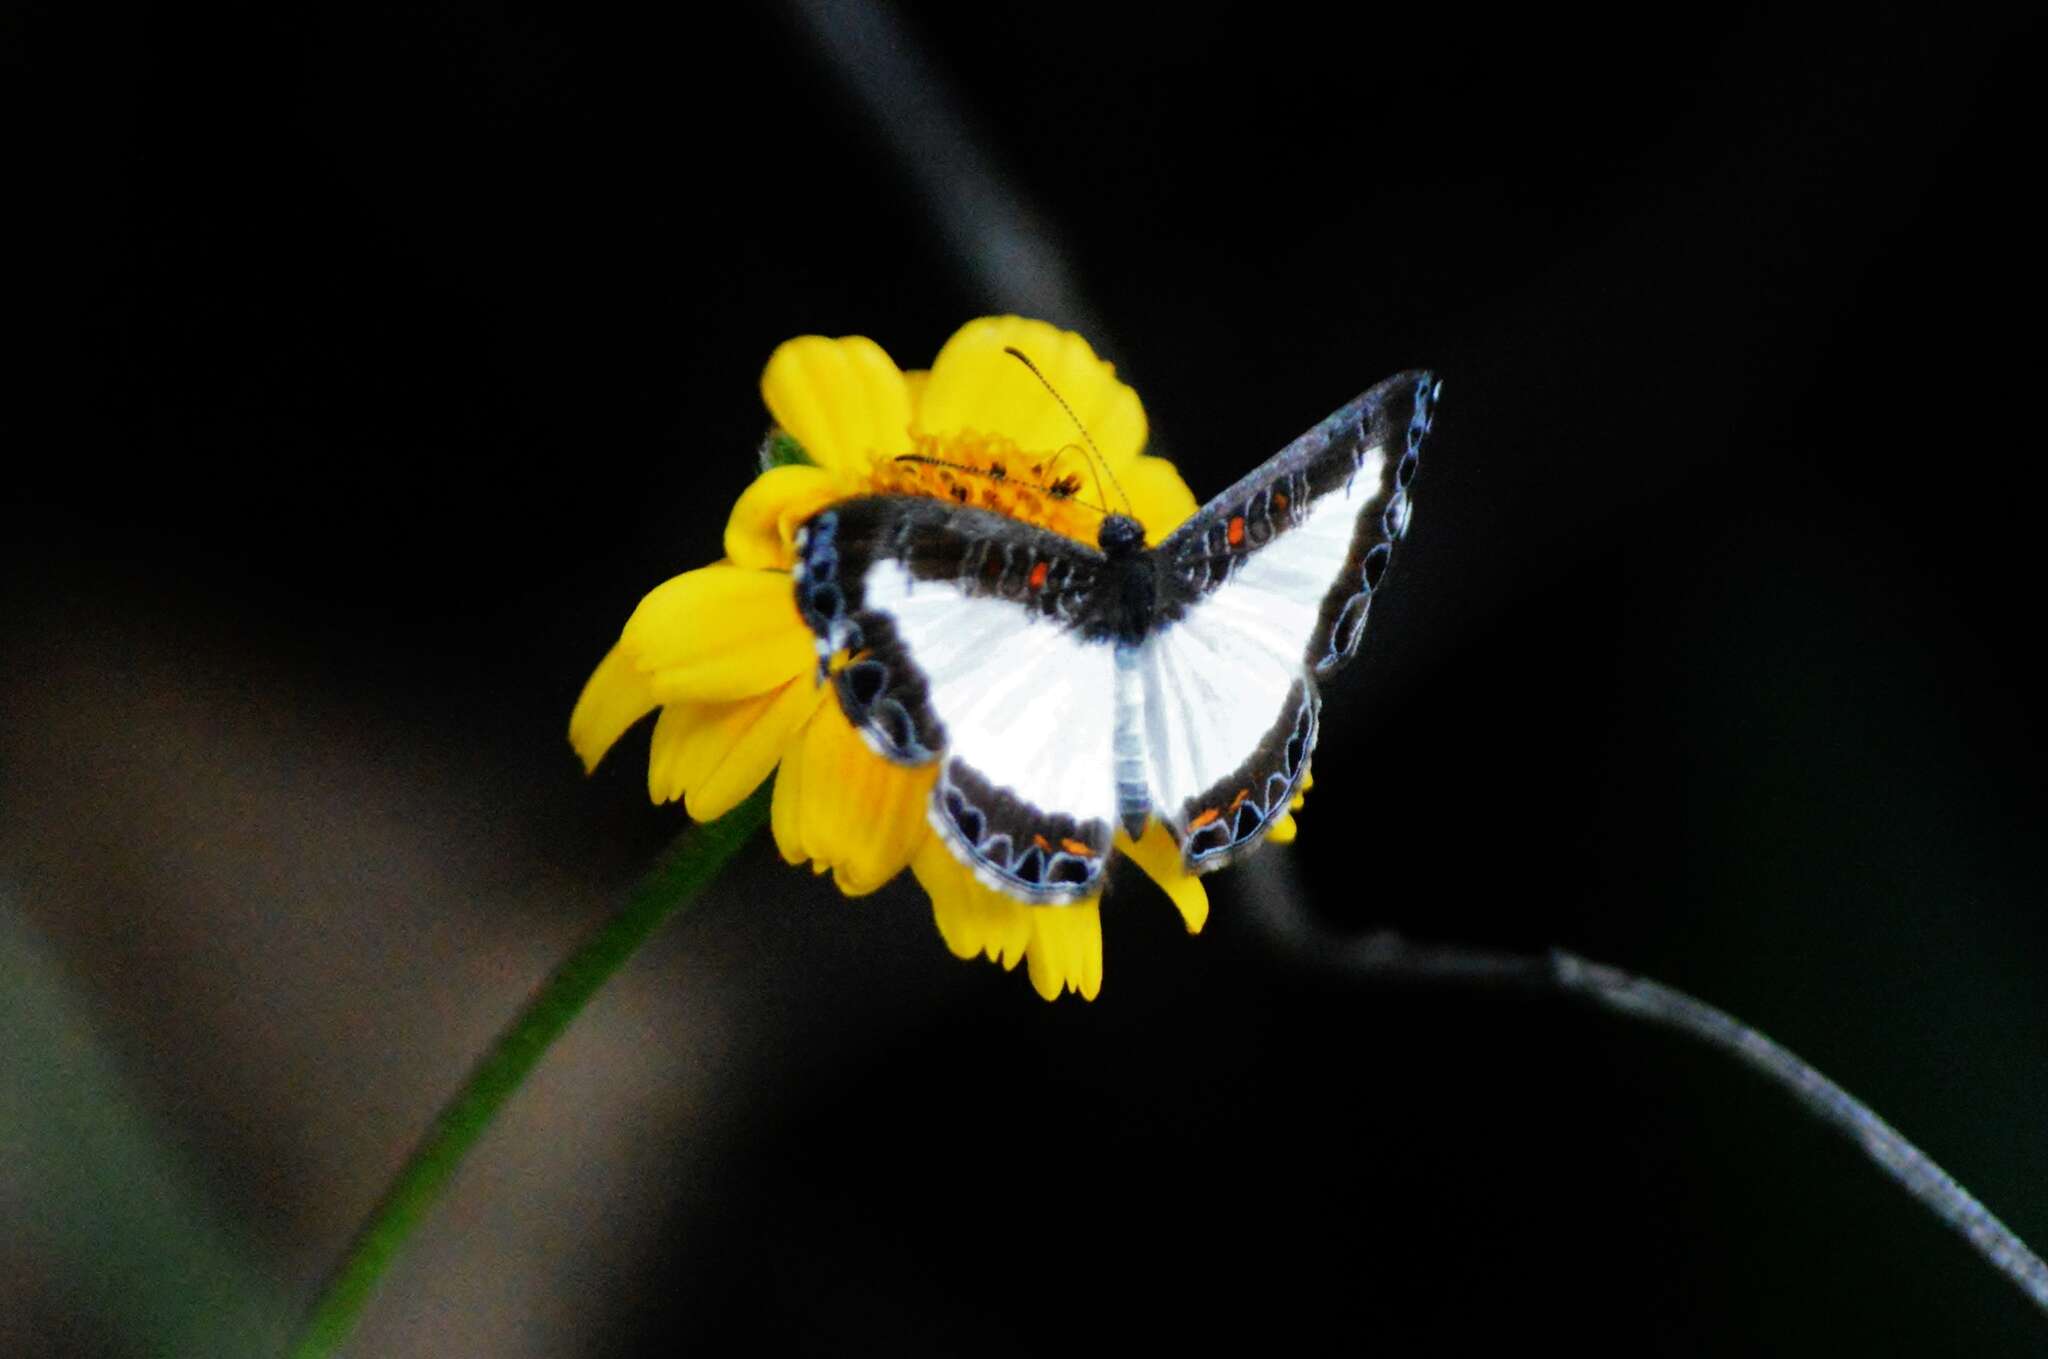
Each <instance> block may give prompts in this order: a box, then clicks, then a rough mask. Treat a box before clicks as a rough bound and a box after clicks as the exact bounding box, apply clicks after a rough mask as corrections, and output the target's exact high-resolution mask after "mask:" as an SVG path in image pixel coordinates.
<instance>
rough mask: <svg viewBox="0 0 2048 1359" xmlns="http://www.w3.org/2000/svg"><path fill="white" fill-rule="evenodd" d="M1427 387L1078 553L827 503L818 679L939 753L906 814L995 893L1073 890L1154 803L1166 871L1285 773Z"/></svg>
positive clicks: (907, 752) (1001, 530)
mask: <svg viewBox="0 0 2048 1359" xmlns="http://www.w3.org/2000/svg"><path fill="white" fill-rule="evenodd" d="M1020 357H1021V356H1020ZM1441 387H1442V384H1441V383H1439V382H1438V381H1437V380H1436V378H1435V377H1434V376H1433V375H1432V374H1430V373H1426V372H1410V373H1403V374H1401V375H1399V376H1397V377H1392V378H1389V379H1387V380H1386V381H1385V382H1382V383H1380V384H1379V385H1378V386H1376V387H1374V388H1372V389H1371V390H1370V391H1368V392H1366V393H1365V394H1364V395H1362V396H1360V397H1358V398H1357V399H1356V400H1354V401H1352V402H1350V403H1349V404H1348V405H1346V406H1344V407H1343V408H1342V409H1340V410H1338V411H1337V412H1336V413H1335V414H1333V415H1331V416H1330V417H1329V418H1328V419H1326V420H1324V421H1323V422H1322V423H1320V424H1318V425H1317V426H1315V428H1313V429H1311V430H1309V431H1308V432H1307V433H1306V434H1304V435H1302V436H1301V437H1300V438H1298V439H1296V440H1295V441H1294V442H1293V443H1291V444H1289V445H1288V446H1287V447H1286V448H1284V449H1282V450H1281V451H1280V452H1279V453H1277V454H1275V455H1274V456H1273V457H1272V458H1270V459H1269V460H1267V461H1266V462H1265V463H1264V464H1263V465H1261V466H1260V467H1259V468H1257V469H1256V470H1255V471H1253V472H1252V473H1250V474H1249V475H1248V476H1246V477H1244V478H1243V479H1242V480H1240V481H1239V482H1238V483H1237V484H1236V485H1234V486H1232V487H1231V488H1230V489H1229V490H1227V491H1225V492H1223V494H1221V495H1219V496H1217V497H1216V498H1215V499H1214V500H1212V501H1210V502H1209V503H1208V504H1207V505H1205V506H1203V507H1202V509H1201V510H1200V511H1198V512H1197V513H1196V514H1195V516H1194V517H1193V518H1191V519H1189V520H1187V521H1186V522H1185V523H1183V524H1182V525H1181V526H1180V527H1179V528H1177V529H1175V530H1174V531H1173V532H1172V533H1171V534H1170V535H1168V536H1167V537H1166V539H1165V540H1164V541H1162V542H1161V543H1159V545H1158V546H1157V547H1153V548H1147V547H1146V546H1145V530H1144V527H1143V526H1142V525H1141V524H1140V523H1139V522H1138V521H1137V520H1136V519H1134V518H1131V517H1130V516H1128V515H1125V514H1117V513H1105V514H1104V516H1103V519H1102V521H1101V526H1100V530H1099V533H1098V535H1097V540H1096V546H1095V547H1094V548H1090V547H1088V546H1087V545H1086V544H1085V543H1081V542H1078V541H1076V540H1074V539H1071V538H1067V537H1064V536H1062V535H1060V534H1056V533H1053V532H1051V531H1050V530H1047V529H1041V528H1039V527H1037V526H1035V525H1032V524H1027V523H1023V522H1021V521H1019V520H1015V519H1011V518H1008V517H1006V516H1004V515H1000V514H995V513H992V512H990V511H987V510H981V509H974V508H969V507H966V506H962V505H956V504H953V503H951V502H949V501H945V500H939V499H933V498H927V497H920V496H887V495H881V496H865V497H860V498H856V499H852V500H845V501H840V502H838V503H836V504H834V505H832V506H830V507H828V508H826V509H825V510H823V511H821V512H820V513H818V514H816V515H814V516H812V517H811V518H810V519H809V520H807V521H806V522H805V523H804V524H803V525H802V526H801V527H800V528H799V529H798V531H797V534H796V539H795V541H796V549H797V558H796V563H795V565H794V567H793V571H792V574H793V576H794V580H795V590H796V600H797V607H798V610H799V612H800V613H801V614H802V615H803V618H804V621H805V623H806V624H808V625H809V627H810V629H811V631H812V632H813V633H814V634H815V635H816V638H817V649H818V658H819V670H818V674H819V677H820V681H821V682H829V683H830V684H831V685H832V686H833V688H834V690H835V693H836V695H837V698H838V702H839V705H840V707H841V709H842V710H843V711H844V712H845V714H846V717H847V719H848V720H849V721H850V722H851V723H852V724H853V726H854V727H855V728H856V729H858V730H859V731H860V733H861V735H862V736H863V737H864V738H865V740H866V742H867V744H868V745H869V747H870V748H872V749H873V750H874V751H875V752H876V753H878V754H880V755H881V756H883V757H884V758H886V759H889V760H891V761H894V762H896V763H898V764H903V765H914V766H928V765H932V764H937V765H938V766H939V773H938V779H937V782H936V783H935V784H934V786H933V789H932V794H931V801H930V804H929V806H928V808H927V818H928V820H929V821H930V823H931V826H932V828H933V830H934V831H935V832H937V834H938V835H939V837H940V839H941V840H942V841H943V842H944V843H945V845H946V846H947V848H948V849H950V850H951V851H952V853H953V854H954V856H955V857H956V858H958V859H959V860H960V861H961V862H962V863H964V864H966V865H967V866H968V867H969V868H970V869H972V870H973V872H974V873H975V875H976V877H977V878H978V879H980V880H981V881H982V882H983V883H985V884H987V885H988V886H990V887H992V888H994V889H996V890H998V891H1001V892H1004V893H1007V894H1008V895H1010V896H1012V897H1014V898H1017V899H1019V900H1022V901H1026V902H1030V903H1033V904H1038V905H1055V904H1061V903H1067V902H1073V901H1078V900H1081V899H1083V898H1086V897H1089V896H1092V895H1094V894H1095V893H1096V892H1097V891H1099V890H1100V888H1101V885H1102V878H1103V874H1104V871H1105V870H1106V868H1107V866H1108V863H1109V851H1110V846H1111V842H1112V839H1113V836H1114V833H1115V830H1116V828H1117V827H1122V828H1123V829H1124V830H1125V831H1126V833H1128V834H1129V835H1130V836H1131V837H1132V838H1134V839H1135V838H1136V837H1137V836H1138V835H1139V834H1141V833H1142V832H1143V830H1144V828H1145V825H1146V822H1147V821H1148V820H1150V819H1154V818H1156V819H1157V820H1159V821H1160V822H1161V823H1162V824H1163V825H1165V827H1166V828H1167V830H1168V831H1169V832H1171V834H1172V835H1173V837H1174V840H1175V842H1176V843H1177V844H1178V845H1179V847H1180V850H1181V855H1182V859H1183V862H1184V865H1185V867H1186V868H1187V869H1188V870H1189V871H1190V872H1206V871H1208V870H1210V869H1214V868H1218V867H1221V866H1222V865H1224V864H1226V863H1229V862H1231V861H1232V860H1233V859H1235V858H1237V857H1239V856H1241V855H1242V854H1244V853H1245V852H1247V851H1248V850H1251V849H1253V848H1255V847H1256V846H1257V845H1258V844H1259V843H1260V841H1262V840H1263V839H1264V838H1265V836H1266V834H1267V832H1268V831H1270V830H1271V829H1272V827H1273V824H1274V822H1275V821H1277V820H1278V819H1279V817H1280V816H1281V815H1282V814H1283V813H1284V812H1285V811H1286V810H1287V808H1288V805H1289V803H1290V802H1291V801H1292V799H1293V798H1294V796H1295V795H1296V794H1297V793H1298V792H1299V791H1300V789H1301V784H1302V780H1303V779H1304V778H1305V777H1306V775H1307V773H1308V767H1309V757H1310V756H1311V755H1312V754H1313V753H1314V751H1315V745H1316V736H1317V732H1318V720H1319V714H1320V710H1321V706H1322V698H1321V694H1320V691H1319V690H1318V688H1317V685H1318V682H1319V681H1320V680H1323V679H1326V678H1327V677H1329V676H1331V675H1333V674H1335V673H1336V672H1337V671H1338V670H1340V669H1342V668H1343V667H1344V665H1345V664H1346V663H1347V662H1349V661H1350V660H1351V658H1352V657H1353V656H1355V655H1356V654H1357V652H1358V644H1359V640H1360V638H1361V637H1362V636H1363V635H1364V631H1365V620H1366V613H1367V611H1368V610H1369V608H1370V607H1371V604H1372V599H1373V596H1374V594H1375V593H1376V592H1377V591H1378V590H1380V589H1381V588H1382V586H1383V585H1384V584H1385V581H1386V576H1387V570H1388V565H1389V563H1390V562H1391V561H1392V560H1393V552H1394V547H1395V545H1396V544H1397V543H1398V542H1400V540H1401V539H1402V538H1403V537H1405V536H1406V534H1407V532H1408V526H1409V523H1410V521H1411V520H1412V518H1413V515H1414V499H1413V496H1412V495H1411V492H1410V487H1411V485H1412V483H1413V482H1414V480H1415V473H1416V468H1417V465H1418V458H1419V456H1420V452H1421V448H1422V443H1423V440H1424V438H1425V437H1426V436H1427V434H1428V433H1429V426H1430V420H1431V417H1432V414H1433V412H1434V410H1435V407H1436V402H1437V397H1438V393H1439V391H1440V390H1441Z"/></svg>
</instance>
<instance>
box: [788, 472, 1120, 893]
mask: <svg viewBox="0 0 2048 1359" xmlns="http://www.w3.org/2000/svg"><path fill="white" fill-rule="evenodd" d="M800 551H801V555H800V559H799V575H798V584H797V595H798V604H799V607H800V609H801V610H802V611H803V613H804V615H805V619H806V621H807V622H809V623H810V624H811V626H812V629H813V630H814V631H815V632H816V633H817V634H818V639H819V640H818V647H819V655H820V662H821V665H823V664H826V662H827V661H828V660H829V658H831V657H833V656H835V655H839V654H842V653H843V654H845V655H847V656H849V657H850V658H851V659H850V661H849V663H848V664H846V665H845V666H844V667H843V668H841V669H840V670H839V671H838V672H837V674H836V675H835V676H834V684H835V686H836V688H837V690H838V695H839V701H840V705H841V707H842V708H843V709H844V710H845V712H846V714H847V716H848V718H849V719H850V720H851V721H852V722H853V723H854V725H855V726H856V727H858V728H859V729H860V731H861V733H862V735H863V736H865V737H866V738H867V741H868V743H869V745H870V746H872V747H873V748H874V749H875V750H876V751H877V752H878V753H880V754H881V755H883V756H885V757H887V758H889V759H891V760H895V761H897V762H899V763H905V764H928V763H931V762H933V761H940V762H941V768H940V773H939V781H938V785H937V787H936V788H935V789H934V790H933V794H932V801H931V805H930V809H929V815H930V820H931V824H932V828H933V829H934V830H935V831H936V832H937V833H938V834H939V835H940V836H941V837H942V838H943V839H944V840H945V842H946V844H947V846H948V848H950V849H951V850H952V851H953V853H954V855H955V856H956V857H958V858H959V859H960V860H961V861H962V862H963V863H965V864H967V865H968V866H969V867H971V868H972V869H973V870H974V872H975V873H976V875H977V876H978V877H980V878H981V879H982V881H983V882H985V883H987V884H988V885H989V886H991V887H993V888H996V889H997V890H999V891H1003V892H1007V893H1009V894H1011V895H1013V896H1016V897H1020V898H1022V899H1024V900H1027V901H1033V902H1041V903H1047V904H1052V903H1060V902H1068V901H1075V900H1079V899H1081V898H1082V897H1085V896H1088V895H1092V894H1093V893H1094V892H1095V891H1097V890H1099V887H1100V881H1101V877H1102V872H1103V869H1104V867H1105V865H1106V864H1107V862H1108V856H1109V844H1110V835H1111V827H1112V826H1113V824H1114V820H1115V812H1116V784H1115V779H1114V776H1113V774H1112V771H1111V766H1110V749H1111V745H1112V741H1113V737H1114V732H1115V724H1116V684H1115V667H1116V650H1115V647H1114V644H1113V643H1112V641H1111V640H1109V639H1107V638H1098V639H1096V640H1090V639H1089V637H1088V634H1087V633H1086V632H1085V631H1084V630H1082V629H1080V628H1078V627H1075V626H1073V623H1074V620H1075V619H1076V617H1077V616H1078V613H1079V610H1080V609H1081V607H1082V606H1083V604H1084V603H1085V602H1086V601H1087V599H1088V598H1089V592H1090V590H1091V588H1092V587H1093V585H1094V582H1095V580H1096V578H1097V576H1098V575H1099V572H1100V570H1101V567H1102V558H1101V556H1100V555H1099V554H1096V553H1093V552H1090V551H1088V549H1086V548H1084V547H1082V546H1080V545H1079V544H1077V543H1074V542H1072V541H1070V540H1068V539H1066V538H1062V537H1059V536H1057V535H1055V534H1051V533H1047V532H1044V531H1042V530H1039V529H1035V528H1032V527H1030V526H1029V525H1024V524H1019V523H1017V522H1015V521H1013V520H1009V519H1005V518H1003V517H1001V516H999V515H993V514H987V513H984V512H981V511H975V510H964V509H958V508H955V507H953V506H950V505H947V504H945V503H943V502H939V501H918V500H906V499H900V498H892V497H877V498H871V499H863V500H853V501H848V502H845V503H843V504H840V505H837V506H834V507H833V508H832V509H830V510H827V511H826V512H824V513H822V514H820V515H818V516H816V517H815V518H813V519H812V520H811V521H810V522H809V523H808V524H807V525H806V526H805V529H804V534H803V539H802V543H801V549H800Z"/></svg>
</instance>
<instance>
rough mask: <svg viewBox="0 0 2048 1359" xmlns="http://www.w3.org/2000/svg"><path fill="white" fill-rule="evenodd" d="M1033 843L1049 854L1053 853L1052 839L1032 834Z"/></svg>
mask: <svg viewBox="0 0 2048 1359" xmlns="http://www.w3.org/2000/svg"><path fill="white" fill-rule="evenodd" d="M1031 843H1032V844H1034V845H1037V846H1038V847H1039V848H1040V849H1042V850H1044V851H1045V852H1046V853H1048V854H1050V853H1052V841H1050V840H1048V839H1046V838H1045V837H1044V836H1043V835H1034V836H1032V837H1031Z"/></svg>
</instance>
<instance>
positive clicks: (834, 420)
mask: <svg viewBox="0 0 2048 1359" xmlns="http://www.w3.org/2000/svg"><path fill="white" fill-rule="evenodd" d="M1012 362H1014V360H1012ZM761 399H762V400H763V401H765V402H767V403H768V410H769V412H770V414H772V415H774V417H775V423H776V424H778V425H780V426H782V428H783V429H785V430H787V431H788V432H789V433H790V435H791V437H793V438H795V439H796V441H797V442H798V443H800V444H802V445H803V446H804V452H806V453H808V454H809V455H810V457H811V461H813V462H815V463H817V464H818V465H819V466H820V467H825V468H832V469H835V470H838V471H856V472H857V471H865V470H866V468H867V466H868V462H869V460H870V458H871V457H872V456H873V455H874V454H876V453H895V452H901V451H904V450H906V449H908V448H909V447H910V433H909V432H910V390H909V388H908V387H907V386H906V385H905V383H904V381H903V374H902V373H901V372H900V371H899V370H898V369H897V367H896V363H895V361H894V360H893V359H891V358H890V357H889V356H888V354H887V353H885V352H883V349H882V347H881V346H880V345H878V344H876V343H875V342H874V341H873V340H870V339H868V338H867V337H866V336H862V335H850V336H847V337H846V338H845V339H839V340H830V339H827V338H825V337H824V336H822V335H804V336H799V337H798V338H797V339H794V340H790V341H787V342H785V343H784V344H781V345H779V346H777V348H776V350H775V352H774V353H773V354H771V355H770V356H769V358H768V366H767V368H766V369H765V370H763V372H762V374H761Z"/></svg>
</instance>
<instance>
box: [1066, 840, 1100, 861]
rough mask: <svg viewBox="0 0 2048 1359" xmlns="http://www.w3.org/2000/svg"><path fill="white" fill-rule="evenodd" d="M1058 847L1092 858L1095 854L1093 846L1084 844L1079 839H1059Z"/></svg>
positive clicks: (1070, 852)
mask: <svg viewBox="0 0 2048 1359" xmlns="http://www.w3.org/2000/svg"><path fill="white" fill-rule="evenodd" d="M1060 848H1061V849H1063V850H1065V851H1066V852H1067V853H1069V854H1079V855H1083V856H1085V857H1088V858H1093V857H1094V855H1095V848H1094V846H1092V845H1084V844H1082V843H1081V842H1080V841H1079V840H1061V841H1060Z"/></svg>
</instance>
